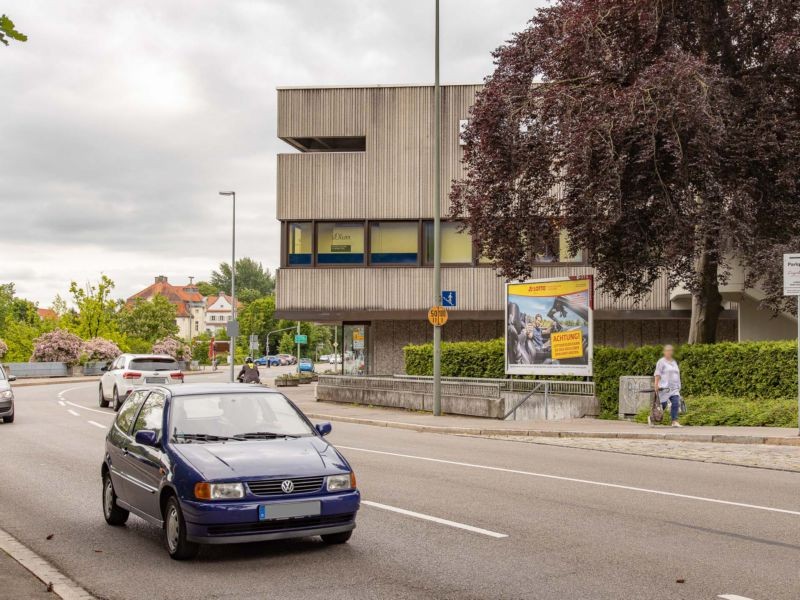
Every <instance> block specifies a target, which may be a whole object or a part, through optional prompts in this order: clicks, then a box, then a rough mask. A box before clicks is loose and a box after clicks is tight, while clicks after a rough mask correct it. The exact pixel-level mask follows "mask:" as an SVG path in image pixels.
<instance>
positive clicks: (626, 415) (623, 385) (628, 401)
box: [619, 375, 653, 419]
mask: <svg viewBox="0 0 800 600" xmlns="http://www.w3.org/2000/svg"><path fill="white" fill-rule="evenodd" d="M652 389H653V378H652V377H650V376H633V375H626V376H623V377H620V378H619V418H620V419H632V418H633V417H634V416H636V413H638V412H639V411H640V410H641V409H643V408H647V407H649V406H650V401H651V400H652V398H653V392H652ZM643 390H651V391H650V392H644V391H643Z"/></svg>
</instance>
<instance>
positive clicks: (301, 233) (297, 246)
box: [288, 223, 314, 267]
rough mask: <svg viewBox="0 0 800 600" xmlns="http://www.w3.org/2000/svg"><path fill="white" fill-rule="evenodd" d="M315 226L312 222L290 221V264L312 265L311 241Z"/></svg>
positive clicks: (296, 265)
mask: <svg viewBox="0 0 800 600" xmlns="http://www.w3.org/2000/svg"><path fill="white" fill-rule="evenodd" d="M313 229H314V226H313V225H312V224H311V223H289V231H288V234H289V256H288V259H289V265H290V266H293V267H298V266H310V265H311V242H312V237H313V234H312V233H311V232H312V231H313Z"/></svg>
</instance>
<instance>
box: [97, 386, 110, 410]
mask: <svg viewBox="0 0 800 600" xmlns="http://www.w3.org/2000/svg"><path fill="white" fill-rule="evenodd" d="M97 395H98V401H99V404H100V408H107V407H108V400H106V397H105V396H104V395H103V384H102V383H101V384H100V388H99V390H98V394H97Z"/></svg>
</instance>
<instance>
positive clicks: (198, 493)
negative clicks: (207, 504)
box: [194, 481, 244, 500]
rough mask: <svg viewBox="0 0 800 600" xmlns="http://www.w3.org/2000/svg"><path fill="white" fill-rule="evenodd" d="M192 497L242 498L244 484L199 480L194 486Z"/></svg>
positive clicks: (207, 498)
mask: <svg viewBox="0 0 800 600" xmlns="http://www.w3.org/2000/svg"><path fill="white" fill-rule="evenodd" d="M194 497H195V498H197V499H198V500H236V499H238V498H244V485H242V484H241V483H207V482H205V481H201V482H200V483H197V484H195V486H194Z"/></svg>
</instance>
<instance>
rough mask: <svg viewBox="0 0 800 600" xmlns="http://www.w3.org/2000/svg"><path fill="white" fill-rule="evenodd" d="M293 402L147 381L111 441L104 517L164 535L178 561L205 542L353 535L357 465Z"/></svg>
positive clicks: (222, 387) (125, 408)
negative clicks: (132, 518)
mask: <svg viewBox="0 0 800 600" xmlns="http://www.w3.org/2000/svg"><path fill="white" fill-rule="evenodd" d="M330 431H331V425H330V423H323V424H319V425H316V426H315V425H313V424H312V423H311V422H310V421H309V420H308V419H307V418H306V416H305V415H304V414H303V413H302V412H301V411H300V410H299V409H298V408H297V407H296V406H295V405H294V404H293V403H292V402H291V401H289V400H288V399H287V398H286V397H285V396H283V395H282V394H279V393H277V392H275V391H271V390H265V388H264V387H262V386H255V385H246V384H186V385H183V386H179V387H175V386H146V387H142V388H138V389H136V390H135V391H134V392H133V393H132V394H131V395H130V396H129V397H128V399H127V400H126V401H125V403H124V404H123V405H122V408H121V409H120V411H119V413H118V414H117V416H116V419H115V421H114V423H113V424H112V425H111V428H110V429H109V432H108V435H107V436H106V450H105V457H104V460H103V464H102V469H101V475H102V479H103V512H104V516H105V519H106V521H107V522H108V523H109V524H110V525H117V526H119V525H124V524H125V522H126V521H127V520H128V516H129V514H130V513H133V514H135V515H137V516H139V517H141V518H142V519H144V520H145V521H148V522H150V523H152V524H153V525H156V526H158V527H162V528H163V530H164V537H165V541H166V546H167V550H168V552H169V554H170V556H171V557H172V558H175V559H187V558H192V557H194V556H195V555H196V554H197V551H198V549H199V545H200V544H226V543H238V542H255V541H264V540H276V539H286V538H296V537H306V536H317V535H318V536H321V537H322V540H323V541H324V542H326V543H328V544H341V543H344V542H347V540H348V539H350V536H351V534H352V531H353V529H355V526H356V512H357V511H358V508H359V504H360V494H359V492H358V490H357V488H356V479H355V475H354V473H353V470H352V469H351V468H350V465H349V464H348V462H347V460H346V459H345V458H344V457H343V456H342V455H341V454H340V453H339V452H338V451H337V450H336V449H335V448H334V447H333V446H332V445H331V444H329V443H328V442H327V441H326V440H325V439H323V437H324V436H325V435H327V434H328V433H329V432H330Z"/></svg>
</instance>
